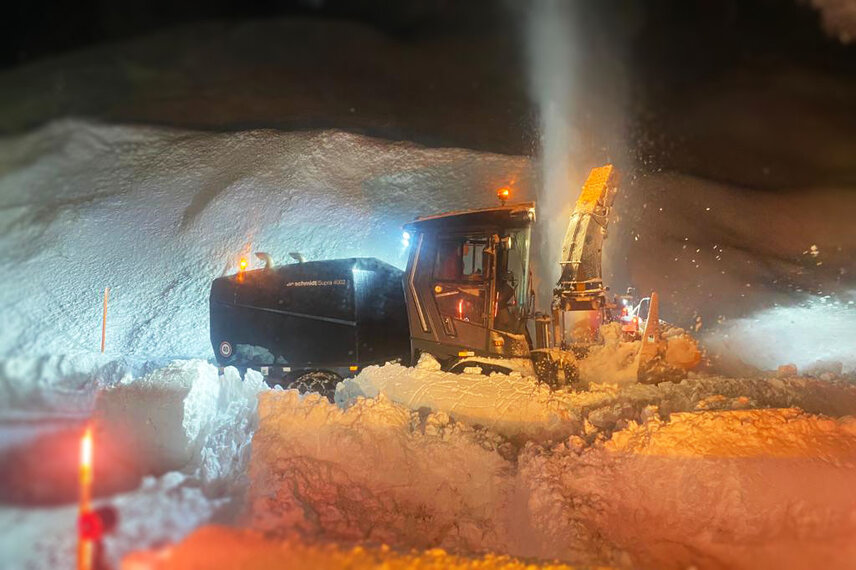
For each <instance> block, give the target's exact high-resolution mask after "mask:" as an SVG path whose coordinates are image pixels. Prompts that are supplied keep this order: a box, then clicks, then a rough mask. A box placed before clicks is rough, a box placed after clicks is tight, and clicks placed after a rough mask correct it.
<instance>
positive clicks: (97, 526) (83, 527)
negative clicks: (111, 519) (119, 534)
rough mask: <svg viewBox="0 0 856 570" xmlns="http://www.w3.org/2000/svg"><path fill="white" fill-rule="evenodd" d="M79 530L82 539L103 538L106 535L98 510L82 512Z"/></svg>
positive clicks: (78, 522)
mask: <svg viewBox="0 0 856 570" xmlns="http://www.w3.org/2000/svg"><path fill="white" fill-rule="evenodd" d="M77 532H78V535H79V537H80V539H81V540H91V541H97V540H101V538H102V537H103V536H104V523H103V522H102V521H101V516H100V515H99V514H98V513H97V512H96V511H87V512H85V513H82V514H81V515H80V517H79V518H78V519H77Z"/></svg>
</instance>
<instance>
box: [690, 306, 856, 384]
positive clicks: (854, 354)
mask: <svg viewBox="0 0 856 570" xmlns="http://www.w3.org/2000/svg"><path fill="white" fill-rule="evenodd" d="M849 297H850V299H849V300H838V299H834V298H830V297H829V296H825V297H819V298H809V299H806V300H805V301H804V302H803V303H800V304H798V305H792V306H775V307H771V308H769V309H766V310H762V311H758V312H756V313H754V314H752V315H750V316H747V317H745V318H740V319H734V320H731V321H726V322H725V323H724V324H723V325H722V326H720V327H719V328H718V329H717V330H715V331H712V332H710V333H708V334H706V335H705V336H704V337H703V340H704V343H705V345H706V346H708V347H709V348H710V350H711V352H713V353H714V354H715V355H716V356H717V365H718V366H719V367H720V368H722V369H724V370H727V371H730V372H738V373H739V372H745V371H746V368H747V363H751V364H753V365H755V366H757V367H759V368H763V369H766V370H775V369H776V368H777V367H778V366H780V365H783V364H795V365H796V366H797V368H798V370H800V371H801V372H809V373H818V374H821V373H823V372H832V373H833V375H840V374H842V373H844V374H850V373H854V372H856V350H854V349H853V339H854V338H856V291H852V292H850V294H849Z"/></svg>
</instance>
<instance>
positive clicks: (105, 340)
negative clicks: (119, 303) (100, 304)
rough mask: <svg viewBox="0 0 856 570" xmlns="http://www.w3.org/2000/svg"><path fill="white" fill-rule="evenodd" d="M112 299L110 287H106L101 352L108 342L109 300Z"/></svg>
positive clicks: (102, 317)
mask: <svg viewBox="0 0 856 570" xmlns="http://www.w3.org/2000/svg"><path fill="white" fill-rule="evenodd" d="M109 299H110V287H105V288H104V312H103V313H102V315H101V353H102V354H103V353H104V347H105V345H106V344H107V301H108V300H109Z"/></svg>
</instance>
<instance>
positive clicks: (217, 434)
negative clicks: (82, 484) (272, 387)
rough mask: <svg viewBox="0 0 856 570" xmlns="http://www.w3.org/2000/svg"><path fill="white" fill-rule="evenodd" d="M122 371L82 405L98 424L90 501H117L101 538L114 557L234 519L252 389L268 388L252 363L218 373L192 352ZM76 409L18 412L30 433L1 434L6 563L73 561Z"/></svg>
mask: <svg viewBox="0 0 856 570" xmlns="http://www.w3.org/2000/svg"><path fill="white" fill-rule="evenodd" d="M98 370H99V368H96V369H95V370H94V371H93V372H94V373H97V372H98ZM122 378H123V381H122V382H119V383H117V384H115V385H113V386H111V387H107V388H105V389H103V390H102V391H100V392H99V393H98V397H97V399H96V401H95V402H94V404H93V406H94V407H93V408H92V409H91V410H90V411H89V412H90V413H89V414H87V415H88V416H89V417H90V421H91V422H92V424H93V425H94V428H95V429H94V431H95V488H94V491H95V496H96V505H98V504H100V503H101V502H109V503H110V504H112V505H114V506H116V507H117V509H118V511H119V519H120V524H119V526H118V532H117V534H116V535H113V536H110V537H108V538H107V540H106V548H107V554H108V558H109V560H111V561H112V562H113V563H115V562H116V561H117V560H118V559H119V558H120V557H121V556H122V555H124V554H125V553H126V552H127V551H128V550H130V549H132V548H146V547H151V546H155V545H158V544H162V543H165V542H170V541H174V540H177V539H180V538H181V537H182V536H184V535H185V534H187V533H188V532H190V531H191V530H193V529H195V528H196V527H198V526H199V525H201V524H204V523H206V522H210V521H212V520H230V518H231V514H230V513H233V512H235V510H236V509H237V508H238V507H239V506H240V504H241V499H242V497H243V493H244V492H245V486H246V483H247V481H246V466H247V464H248V461H249V451H250V437H251V435H252V432H253V430H254V429H255V426H256V422H257V416H256V394H257V393H258V392H259V391H262V390H264V389H265V386H264V384H263V382H262V378H261V375H259V374H258V373H254V372H252V371H250V372H248V373H247V375H246V377H245V378H244V379H243V380H242V379H241V377H240V376H239V375H238V374H237V372H236V371H235V370H234V369H232V368H227V369H226V372H225V375H223V376H218V372H217V368H215V367H214V366H212V365H210V364H208V363H206V362H203V361H198V360H196V361H183V362H174V363H171V364H169V365H167V366H165V367H162V368H158V369H156V370H154V371H152V372H151V373H148V374H146V375H144V376H143V377H142V378H139V377H138V378H134V377H133V376H132V375H130V374H127V375H124V376H123V377H122ZM53 389H54V386H51V387H50V388H49V390H53ZM18 419H20V416H18ZM83 419H84V417H77V418H75V421H71V420H69V421H67V422H65V423H63V424H61V425H59V426H55V425H54V424H51V423H47V424H45V422H44V421H40V422H39V423H36V424H33V423H26V424H24V425H25V426H29V430H28V431H27V433H28V434H29V435H28V437H27V438H26V439H21V440H19V441H5V442H4V443H5V444H6V445H4V449H3V450H2V451H3V459H2V466H3V467H2V469H0V476H2V488H3V497H2V500H3V503H4V505H3V506H2V507H0V537H2V538H0V552H2V553H3V559H4V562H5V563H8V564H10V565H12V566H10V567H21V568H23V567H26V568H65V567H70V561H73V560H74V548H75V536H76V535H75V532H74V525H75V517H76V516H77V510H76V506H75V501H76V499H77V488H76V483H77V454H76V452H77V443H78V441H79V437H80V434H81V431H82V421H83ZM45 426H47V427H45ZM51 426H54V427H51ZM34 504H35V505H42V506H50V507H51V508H42V509H32V506H33V505H34ZM13 505H14V506H13Z"/></svg>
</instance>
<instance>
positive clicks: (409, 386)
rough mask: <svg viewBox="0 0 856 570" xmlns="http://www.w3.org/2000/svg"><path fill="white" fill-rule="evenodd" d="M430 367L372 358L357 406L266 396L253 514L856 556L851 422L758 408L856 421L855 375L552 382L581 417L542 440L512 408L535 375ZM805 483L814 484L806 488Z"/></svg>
mask: <svg viewBox="0 0 856 570" xmlns="http://www.w3.org/2000/svg"><path fill="white" fill-rule="evenodd" d="M429 368H430V367H423V368H421V369H419V368H417V369H415V370H409V369H404V368H401V367H395V366H392V365H387V366H385V367H378V368H374V369H367V370H365V371H363V372H362V373H361V374H360V375H359V376H358V377H357V378H356V379H355V380H353V381H351V382H350V383H346V384H343V385H342V386H340V390H339V393H338V394H337V396H338V397H339V400H340V402H342V403H343V404H344V405H345V408H344V409H343V408H340V407H337V406H335V405H333V404H331V403H329V402H327V401H325V400H324V399H322V398H318V397H314V396H309V397H306V398H300V397H299V396H298V395H297V394H296V393H295V392H283V391H276V392H266V393H264V394H262V396H261V402H260V408H259V410H260V427H259V430H258V431H257V432H256V435H255V437H254V441H253V446H254V450H253V457H252V460H251V468H250V477H251V479H252V485H251V488H250V496H251V501H250V504H249V511H248V513H247V523H248V524H249V525H250V526H251V527H254V528H256V529H258V530H263V531H266V532H273V533H282V534H290V533H297V534H299V535H300V536H302V537H303V538H305V539H313V540H314V539H317V538H324V539H332V540H340V541H341V540H346V541H361V540H368V541H370V542H384V543H387V544H390V545H392V546H394V547H402V548H410V547H417V548H427V547H431V546H441V547H444V548H454V549H457V550H458V551H462V552H483V551H495V552H503V553H508V554H511V555H515V556H535V557H541V558H548V559H550V558H559V559H562V560H567V561H570V562H575V563H581V564H613V565H629V566H634V567H639V566H641V567H663V566H664V565H666V566H671V565H675V566H680V565H681V564H684V565H690V564H705V563H706V561H710V560H713V561H716V560H725V561H727V564H725V565H727V566H735V567H746V568H748V567H753V566H754V567H763V568H773V567H787V568H797V567H803V566H805V564H807V563H808V561H809V560H826V561H828V562H829V563H830V564H831V565H832V566H836V565H838V566H840V565H841V564H842V563H843V561H846V560H849V559H850V558H849V557H850V556H852V555H853V554H856V550H854V548H856V547H854V546H848V545H846V540H852V539H854V538H856V525H854V524H853V523H852V521H850V520H849V519H848V518H847V517H848V516H849V515H848V514H847V513H849V512H850V511H851V510H852V509H853V508H856V491H854V490H853V489H854V488H856V487H854V483H856V429H854V426H856V424H854V423H853V420H852V418H847V417H843V418H841V419H835V417H825V416H819V415H816V414H812V413H808V412H803V411H800V410H795V409H781V408H775V409H753V408H758V407H761V406H770V405H775V406H781V403H782V402H799V403H801V404H803V405H805V406H806V407H808V408H813V409H815V410H817V411H825V412H827V413H829V414H831V415H832V416H846V415H847V414H852V411H853V410H854V409H856V386H853V385H850V384H847V383H844V382H821V381H817V380H810V379H773V380H771V379H752V380H747V379H741V380H738V379H725V378H696V379H687V380H684V381H683V382H682V383H680V384H661V385H655V386H646V385H638V384H629V385H623V386H621V385H614V384H613V385H600V386H595V389H594V390H591V391H586V392H577V393H555V395H554V400H552V403H551V404H550V405H555V406H557V409H558V407H559V406H560V405H561V406H566V409H567V411H569V412H570V413H574V414H578V415H579V418H580V420H582V426H578V428H577V432H576V433H570V434H567V433H566V434H565V435H563V436H561V437H557V438H556V439H554V440H553V441H545V440H542V439H537V438H536V437H535V436H533V435H532V434H537V433H538V432H537V431H532V430H531V429H530V428H531V426H525V425H524V426H522V427H520V426H518V427H520V429H521V432H518V433H517V434H515V435H512V433H513V424H512V423H507V424H506V423H503V421H502V420H501V416H502V414H503V411H504V410H507V409H508V408H506V407H505V406H504V404H505V402H507V401H508V400H507V399H506V398H507V396H514V397H518V396H517V395H518V394H519V393H520V392H519V390H520V388H521V387H522V386H526V385H527V382H528V381H529V380H527V379H525V378H523V377H518V376H515V377H500V376H493V377H490V378H488V379H489V380H492V381H494V382H495V383H496V384H495V385H494V386H493V387H490V388H487V387H484V386H482V384H481V383H480V382H479V380H478V379H476V378H472V379H470V378H467V377H466V375H464V378H463V379H462V380H461V381H460V385H459V386H460V387H459V389H457V390H455V389H452V385H451V384H450V380H451V379H450V378H449V377H448V375H446V374H445V373H443V372H440V371H436V370H430V369H429ZM408 375H410V376H412V378H408V377H407V376H408ZM417 385H418V386H421V389H419V390H417V389H416V386H417ZM506 392H507V394H506ZM367 393H375V394H377V395H376V396H375V397H368V398H367V397H365V396H364V395H365V394H367ZM359 394H363V395H359ZM533 394H534V395H533V400H536V401H537V394H536V393H534V392H533ZM474 395H479V397H478V398H477V397H475V396H474ZM346 396H347V397H346ZM471 398H472V400H471ZM485 398H488V399H485ZM490 398H494V400H490ZM392 400H395V401H392ZM476 402H481V403H482V407H481V408H478V407H475V403H476ZM495 402H500V403H501V404H502V405H500V406H494V405H493V404H494V403H495ZM516 403H519V404H520V405H524V403H523V402H522V401H519V402H516ZM512 407H513V406H512ZM735 410H736V411H735ZM530 412H531V413H532V415H533V416H535V417H538V416H539V414H540V413H541V412H539V411H538V410H537V409H536V410H530ZM515 413H516V412H514V411H511V412H510V414H511V417H514V414H515ZM470 422H473V423H472V424H471V423H470ZM476 423H477V424H478V425H479V426H482V427H478V428H476V427H473V424H476ZM484 426H491V427H490V428H487V427H484ZM503 430H504V431H503ZM758 474H762V475H761V476H760V478H759V475H758ZM806 482H809V484H811V485H813V486H814V488H812V489H810V490H806V491H797V489H799V488H801V486H803V485H804V484H805V483H806ZM649 489H650V492H649ZM676 495H677V496H679V497H680V500H678V499H675V498H674V497H675V496H676ZM712 505H714V507H713V508H712V507H711V506H712ZM822 513H828V514H829V516H828V517H827V516H826V514H822ZM754 521H757V522H758V524H759V526H758V528H755V527H754V526H753V525H754V524H755V522H754ZM845 521H846V522H845ZM711 525H712V526H711ZM640 536H644V537H646V538H645V540H641V539H639V537H640ZM853 544H856V542H854V543H853ZM731 547H733V549H732V551H729V548H731ZM771 553H772V554H771Z"/></svg>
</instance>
